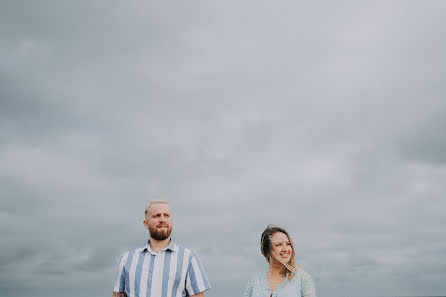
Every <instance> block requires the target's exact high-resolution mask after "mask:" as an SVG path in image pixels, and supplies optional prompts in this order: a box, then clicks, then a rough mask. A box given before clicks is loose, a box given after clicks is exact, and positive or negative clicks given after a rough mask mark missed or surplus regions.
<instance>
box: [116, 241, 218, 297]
mask: <svg viewBox="0 0 446 297" xmlns="http://www.w3.org/2000/svg"><path fill="white" fill-rule="evenodd" d="M210 288H211V286H210V285H209V281H208V279H207V276H206V273H205V271H204V269H203V266H202V265H201V263H200V260H199V259H198V256H197V255H196V254H195V253H194V252H192V251H191V250H189V249H186V248H184V247H182V246H180V245H178V244H176V243H174V242H173V241H172V240H171V241H170V243H169V245H168V246H167V247H166V248H165V249H163V250H161V251H159V252H158V253H155V252H154V251H152V249H151V248H150V245H149V244H146V245H145V246H144V247H143V248H138V249H136V250H132V251H129V252H126V253H124V255H123V256H122V257H121V262H120V264H119V269H118V275H117V277H116V282H115V286H114V288H113V291H115V292H126V294H127V296H128V297H184V296H191V295H195V294H198V293H200V292H203V291H206V290H208V289H210Z"/></svg>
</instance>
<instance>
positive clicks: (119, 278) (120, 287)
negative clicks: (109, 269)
mask: <svg viewBox="0 0 446 297" xmlns="http://www.w3.org/2000/svg"><path fill="white" fill-rule="evenodd" d="M128 255H129V253H128V252H127V253H124V255H122V257H121V261H119V266H118V273H117V275H116V278H115V286H114V287H113V292H125V274H126V271H125V263H126V262H127V257H128Z"/></svg>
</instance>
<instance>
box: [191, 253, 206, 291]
mask: <svg viewBox="0 0 446 297" xmlns="http://www.w3.org/2000/svg"><path fill="white" fill-rule="evenodd" d="M210 288H211V285H210V284H209V281H208V278H207V276H206V272H205V271H204V268H203V266H202V265H201V262H200V259H199V258H198V255H197V254H195V253H192V254H191V257H190V261H189V267H188V269H187V274H186V291H187V293H188V294H189V295H190V296H192V295H196V294H198V293H201V292H204V291H206V290H209V289H210Z"/></svg>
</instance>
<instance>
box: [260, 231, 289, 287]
mask: <svg viewBox="0 0 446 297" xmlns="http://www.w3.org/2000/svg"><path fill="white" fill-rule="evenodd" d="M276 232H280V233H283V234H285V235H286V236H287V237H288V240H289V241H290V244H291V250H292V253H291V258H290V261H289V262H288V263H286V262H284V261H283V260H282V259H280V257H279V256H278V255H276V254H275V253H274V252H273V250H272V245H271V238H272V237H273V235H274V233H276ZM260 251H261V252H262V255H263V256H264V257H265V259H266V261H267V262H268V263H271V261H272V260H273V259H275V260H277V261H278V262H280V263H281V264H282V265H283V268H284V269H283V274H288V279H289V280H292V279H293V277H294V275H295V274H296V271H297V265H296V263H295V262H294V244H293V241H292V240H291V237H290V235H289V234H288V232H287V231H286V230H285V229H284V228H282V227H279V226H275V225H268V226H266V229H265V231H263V233H262V237H261V238H260Z"/></svg>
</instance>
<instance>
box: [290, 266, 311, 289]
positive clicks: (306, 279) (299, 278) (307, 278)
mask: <svg viewBox="0 0 446 297" xmlns="http://www.w3.org/2000/svg"><path fill="white" fill-rule="evenodd" d="M292 282H294V283H299V284H300V285H301V284H305V283H312V282H313V279H312V278H311V275H310V274H308V272H306V271H305V270H303V269H302V268H300V267H299V268H298V269H297V272H296V275H295V276H294V278H293V280H292Z"/></svg>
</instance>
